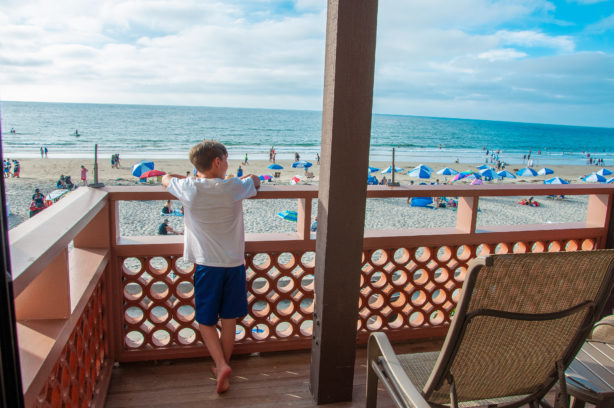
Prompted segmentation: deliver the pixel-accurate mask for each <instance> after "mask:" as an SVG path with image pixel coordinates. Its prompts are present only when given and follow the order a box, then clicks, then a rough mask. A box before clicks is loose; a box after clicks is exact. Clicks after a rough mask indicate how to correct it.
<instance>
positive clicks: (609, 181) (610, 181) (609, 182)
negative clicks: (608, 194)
mask: <svg viewBox="0 0 614 408" xmlns="http://www.w3.org/2000/svg"><path fill="white" fill-rule="evenodd" d="M606 183H607V184H612V183H614V177H612V178H611V179H608V181H606Z"/></svg>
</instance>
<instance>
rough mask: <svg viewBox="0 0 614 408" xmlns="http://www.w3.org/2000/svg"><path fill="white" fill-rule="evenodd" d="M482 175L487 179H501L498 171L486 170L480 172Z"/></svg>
mask: <svg viewBox="0 0 614 408" xmlns="http://www.w3.org/2000/svg"><path fill="white" fill-rule="evenodd" d="M480 174H481V175H482V177H484V178H485V179H490V180H492V179H494V178H499V175H498V174H497V172H496V171H494V170H493V169H490V168H488V169H485V170H482V171H480Z"/></svg>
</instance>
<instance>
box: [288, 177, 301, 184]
mask: <svg viewBox="0 0 614 408" xmlns="http://www.w3.org/2000/svg"><path fill="white" fill-rule="evenodd" d="M299 181H301V176H294V177H292V178H291V179H290V183H291V184H298V182H299Z"/></svg>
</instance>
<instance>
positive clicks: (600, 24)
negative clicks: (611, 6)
mask: <svg viewBox="0 0 614 408" xmlns="http://www.w3.org/2000/svg"><path fill="white" fill-rule="evenodd" d="M607 31H614V14H612V15H610V16H608V17H606V18H603V19H601V20H599V21H597V22H596V23H594V24H590V25H588V26H587V27H586V32H588V33H605V32H607Z"/></svg>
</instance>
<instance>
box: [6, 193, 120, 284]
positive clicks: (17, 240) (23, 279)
mask: <svg viewBox="0 0 614 408" xmlns="http://www.w3.org/2000/svg"><path fill="white" fill-rule="evenodd" d="M107 195H108V194H107V193H106V192H104V191H100V190H96V189H92V188H83V187H81V188H78V189H77V190H75V191H73V192H71V193H70V194H69V195H68V196H66V197H65V198H63V199H62V200H60V201H58V202H57V203H55V204H53V205H52V206H51V207H49V208H47V209H45V211H43V212H41V213H40V214H37V215H36V217H34V218H31V219H29V220H27V221H25V222H23V223H21V224H19V225H18V226H16V227H15V228H13V229H12V230H10V231H9V242H10V250H11V267H12V273H13V289H14V291H15V296H17V295H19V293H21V291H22V290H23V289H24V288H25V287H26V286H27V285H28V284H29V283H30V282H31V281H32V280H33V279H34V278H36V276H38V274H39V273H40V272H41V271H42V270H43V269H44V268H45V267H46V266H47V265H48V264H49V263H50V262H51V261H52V260H53V259H54V258H55V256H57V255H58V254H59V253H60V251H62V250H64V249H65V248H66V247H67V246H68V244H69V243H70V241H72V240H73V239H74V238H75V237H76V236H77V235H78V234H79V232H81V230H83V228H84V227H85V226H87V225H88V223H89V222H90V221H91V220H92V219H93V218H94V216H96V214H98V212H99V211H100V210H101V209H102V208H103V207H104V205H105V204H106V198H107Z"/></svg>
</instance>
